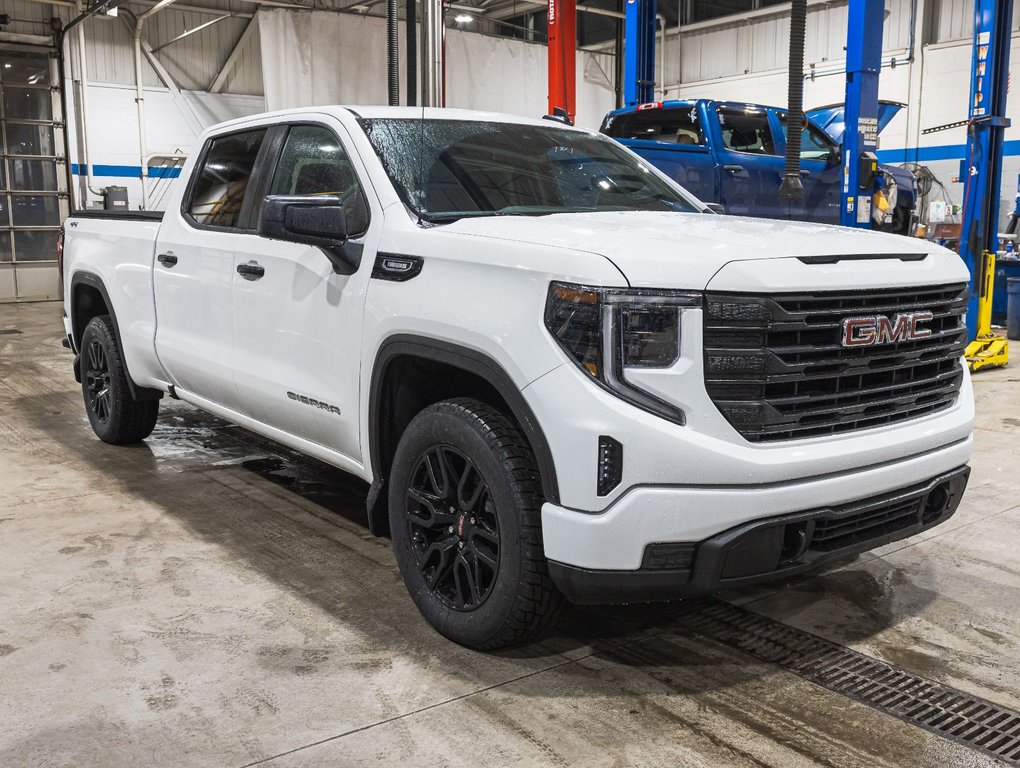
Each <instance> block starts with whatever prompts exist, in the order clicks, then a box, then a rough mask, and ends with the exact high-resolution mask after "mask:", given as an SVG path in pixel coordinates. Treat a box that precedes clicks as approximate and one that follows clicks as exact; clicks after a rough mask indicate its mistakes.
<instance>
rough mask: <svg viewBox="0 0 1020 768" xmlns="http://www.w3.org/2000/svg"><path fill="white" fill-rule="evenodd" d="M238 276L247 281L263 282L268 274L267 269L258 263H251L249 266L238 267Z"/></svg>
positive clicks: (240, 265)
mask: <svg viewBox="0 0 1020 768" xmlns="http://www.w3.org/2000/svg"><path fill="white" fill-rule="evenodd" d="M237 274H239V275H240V276H241V277H243V278H244V279H245V280H261V279H262V278H263V276H265V274H266V268H265V267H263V266H262V265H261V264H259V263H258V262H257V261H249V262H248V263H247V264H238V265H237Z"/></svg>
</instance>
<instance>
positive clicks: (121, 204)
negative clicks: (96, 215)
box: [103, 187, 128, 211]
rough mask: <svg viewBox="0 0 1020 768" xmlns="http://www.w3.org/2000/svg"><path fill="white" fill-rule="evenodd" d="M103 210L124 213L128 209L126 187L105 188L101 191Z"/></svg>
mask: <svg viewBox="0 0 1020 768" xmlns="http://www.w3.org/2000/svg"><path fill="white" fill-rule="evenodd" d="M103 209H104V210H107V211H126V210H127V209H128V191H127V187H106V188H105V189H104V190H103Z"/></svg>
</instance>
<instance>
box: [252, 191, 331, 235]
mask: <svg viewBox="0 0 1020 768" xmlns="http://www.w3.org/2000/svg"><path fill="white" fill-rule="evenodd" d="M258 232H259V235H261V236H262V237H266V238H269V239H270V240H286V241H287V242H291V243H305V244H307V245H317V246H319V247H321V248H335V247H337V246H339V245H342V244H343V243H344V242H345V241H346V240H347V217H346V215H345V214H344V207H343V203H341V202H340V198H339V197H337V196H336V195H269V196H268V197H266V199H265V200H264V201H263V203H262V212H261V213H260V214H259V226H258Z"/></svg>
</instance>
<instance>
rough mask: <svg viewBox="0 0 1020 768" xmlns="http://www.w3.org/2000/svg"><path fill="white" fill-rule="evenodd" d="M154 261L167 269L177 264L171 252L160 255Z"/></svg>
mask: <svg viewBox="0 0 1020 768" xmlns="http://www.w3.org/2000/svg"><path fill="white" fill-rule="evenodd" d="M156 261H158V262H159V263H160V264H162V265H163V266H164V267H166V268H167V269H173V268H174V265H175V264H177V257H176V256H174V254H173V252H172V251H168V252H167V253H161V254H159V256H157V257H156Z"/></svg>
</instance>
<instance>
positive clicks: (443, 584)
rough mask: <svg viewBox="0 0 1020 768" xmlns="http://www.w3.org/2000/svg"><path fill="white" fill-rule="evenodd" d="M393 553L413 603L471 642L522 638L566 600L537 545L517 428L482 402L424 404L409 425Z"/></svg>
mask: <svg viewBox="0 0 1020 768" xmlns="http://www.w3.org/2000/svg"><path fill="white" fill-rule="evenodd" d="M390 478H391V482H390V492H389V511H390V531H391V535H392V537H393V551H394V554H395V555H396V559H397V565H398V567H399V568H400V574H401V576H402V577H403V579H404V583H405V584H406V585H407V589H408V591H409V592H410V594H411V598H412V599H413V600H414V602H415V605H417V607H418V610H419V611H421V613H422V615H423V616H424V617H425V618H426V620H428V622H429V623H430V624H431V625H432V626H433V627H435V628H436V630H438V631H439V632H440V633H442V634H443V635H445V636H446V637H448V638H449V639H451V640H453V641H454V642H457V643H460V644H461V645H465V646H468V647H471V648H478V649H493V648H502V647H505V646H508V645H512V644H514V643H518V642H521V641H522V640H525V639H526V638H528V637H530V636H532V635H534V634H535V633H537V632H538V631H539V630H541V629H542V628H544V627H545V626H547V625H548V624H549V623H550V622H552V620H553V619H555V617H556V616H557V615H558V613H559V611H560V608H561V607H562V604H563V598H562V596H561V595H560V593H559V592H558V590H557V589H556V587H555V585H554V584H553V583H552V580H551V579H550V577H549V571H548V567H547V565H546V561H545V556H544V553H543V550H542V529H541V506H542V495H541V485H540V481H539V474H538V470H537V469H536V466H535V459H534V456H533V455H532V452H531V449H530V447H529V446H528V444H527V441H526V440H525V439H524V436H523V435H522V434H521V432H520V430H519V429H518V428H517V427H516V426H515V425H514V424H513V423H512V422H511V421H510V420H509V419H508V418H507V417H506V416H504V415H503V414H502V413H501V412H499V411H498V410H496V409H495V408H492V407H491V406H489V405H486V404H485V403H482V402H480V401H477V400H473V399H468V398H458V399H455V400H449V401H445V402H441V403H436V404H435V405H431V406H429V407H428V408H426V409H425V410H423V411H422V412H421V413H419V414H418V415H417V416H416V417H415V418H414V419H413V420H412V421H411V423H410V424H409V425H408V427H407V430H406V431H405V432H404V435H403V436H402V437H401V439H400V444H399V445H398V446H397V451H396V455H395V457H394V462H393V469H392V471H391V474H390Z"/></svg>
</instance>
